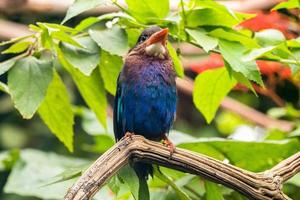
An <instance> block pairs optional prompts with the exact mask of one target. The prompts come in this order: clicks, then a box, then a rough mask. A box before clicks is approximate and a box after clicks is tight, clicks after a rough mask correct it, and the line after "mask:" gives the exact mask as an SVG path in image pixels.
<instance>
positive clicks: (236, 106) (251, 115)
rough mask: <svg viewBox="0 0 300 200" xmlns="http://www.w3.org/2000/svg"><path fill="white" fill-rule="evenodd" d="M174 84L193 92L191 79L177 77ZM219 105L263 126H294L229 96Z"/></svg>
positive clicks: (183, 89) (182, 90)
mask: <svg viewBox="0 0 300 200" xmlns="http://www.w3.org/2000/svg"><path fill="white" fill-rule="evenodd" d="M176 84H177V88H178V90H179V91H181V92H184V93H185V94H187V95H192V94H193V89H194V82H193V81H192V80H191V79H188V78H185V79H177V81H176ZM221 107H222V108H223V109H226V110H229V111H231V112H233V113H236V114H238V115H240V116H241V117H243V118H244V119H247V120H249V121H250V122H253V123H255V124H258V125H260V126H262V127H265V128H278V129H280V130H282V131H291V130H292V129H293V127H294V124H293V123H292V122H289V121H285V120H278V119H273V118H271V117H268V116H267V115H265V114H264V113H261V112H259V111H257V110H255V109H253V108H251V107H249V106H247V105H245V104H242V103H240V102H238V101H236V100H234V99H232V98H230V97H225V98H224V99H223V101H222V102H221Z"/></svg>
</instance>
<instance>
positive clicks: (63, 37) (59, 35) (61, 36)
mask: <svg viewBox="0 0 300 200" xmlns="http://www.w3.org/2000/svg"><path fill="white" fill-rule="evenodd" d="M50 35H51V37H52V38H54V39H57V40H59V41H62V42H65V43H68V44H71V45H73V46H75V47H79V48H86V47H85V46H83V45H82V44H80V43H79V42H77V41H76V40H75V39H74V38H72V36H70V35H68V34H67V33H65V32H63V31H55V32H51V33H50Z"/></svg>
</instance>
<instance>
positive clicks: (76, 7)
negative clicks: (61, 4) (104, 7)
mask: <svg viewBox="0 0 300 200" xmlns="http://www.w3.org/2000/svg"><path fill="white" fill-rule="evenodd" d="M105 2H106V0H89V1H87V0H75V2H74V3H73V4H72V5H71V7H70V8H69V9H68V11H67V14H66V16H65V18H64V19H63V21H62V24H63V23H65V22H66V21H68V20H69V19H71V18H73V17H75V16H77V15H79V14H80V13H83V12H84V11H87V10H90V9H92V8H95V7H97V6H99V5H101V4H104V3H105Z"/></svg>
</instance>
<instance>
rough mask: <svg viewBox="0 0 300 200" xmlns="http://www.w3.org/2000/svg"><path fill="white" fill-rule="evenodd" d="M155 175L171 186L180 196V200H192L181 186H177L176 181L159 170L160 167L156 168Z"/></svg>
mask: <svg viewBox="0 0 300 200" xmlns="http://www.w3.org/2000/svg"><path fill="white" fill-rule="evenodd" d="M154 175H155V176H156V177H157V178H159V179H160V180H162V181H163V182H165V183H167V184H168V185H169V186H171V187H172V188H173V189H174V190H175V192H176V194H177V195H178V197H179V199H180V200H190V199H191V198H189V196H188V195H187V194H186V192H184V191H183V190H182V189H181V188H180V187H179V186H177V185H176V184H175V183H174V180H172V178H171V177H169V176H167V175H166V174H164V173H163V172H162V171H160V170H159V168H158V166H154Z"/></svg>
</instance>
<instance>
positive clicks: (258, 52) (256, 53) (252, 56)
mask: <svg viewBox="0 0 300 200" xmlns="http://www.w3.org/2000/svg"><path fill="white" fill-rule="evenodd" d="M275 48H276V46H267V47H263V48H259V49H253V50H251V51H250V52H249V53H247V54H245V55H244V56H243V58H242V60H244V61H246V62H248V61H252V60H256V59H257V58H259V57H262V56H264V55H265V54H267V53H269V52H271V51H272V50H274V49H275Z"/></svg>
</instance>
